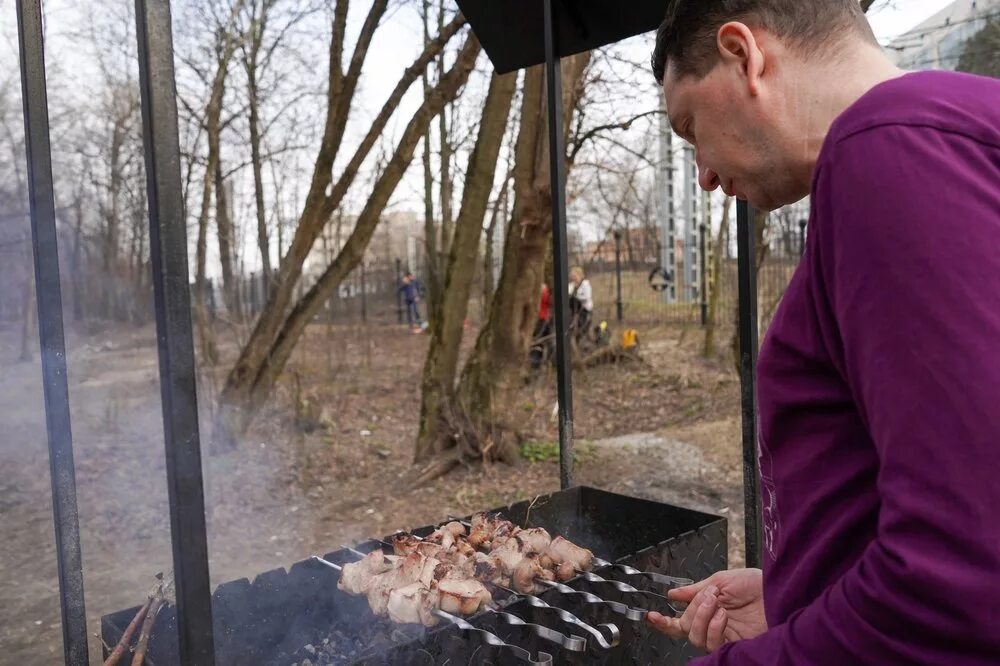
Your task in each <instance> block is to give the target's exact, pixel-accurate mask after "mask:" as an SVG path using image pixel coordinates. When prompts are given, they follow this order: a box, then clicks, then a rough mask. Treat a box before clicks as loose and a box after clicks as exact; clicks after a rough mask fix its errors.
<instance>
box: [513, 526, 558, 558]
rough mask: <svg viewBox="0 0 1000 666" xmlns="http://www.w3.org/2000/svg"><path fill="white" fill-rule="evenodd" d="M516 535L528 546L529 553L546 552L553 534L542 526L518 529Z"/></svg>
mask: <svg viewBox="0 0 1000 666" xmlns="http://www.w3.org/2000/svg"><path fill="white" fill-rule="evenodd" d="M514 537H515V538H516V539H517V540H518V541H520V542H521V543H522V544H524V545H525V546H526V547H527V551H528V552H529V553H544V552H545V549H546V548H548V547H549V544H550V543H552V536H551V535H549V533H548V532H546V531H545V530H544V529H543V528H541V527H532V528H531V529H527V530H518V531H517V532H515V533H514Z"/></svg>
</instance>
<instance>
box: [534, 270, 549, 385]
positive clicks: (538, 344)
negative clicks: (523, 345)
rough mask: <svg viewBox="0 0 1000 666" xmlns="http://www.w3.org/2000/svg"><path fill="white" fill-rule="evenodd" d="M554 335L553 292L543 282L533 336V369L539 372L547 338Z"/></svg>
mask: <svg viewBox="0 0 1000 666" xmlns="http://www.w3.org/2000/svg"><path fill="white" fill-rule="evenodd" d="M550 335H552V290H551V289H549V285H548V284H547V283H545V282H542V289H541V295H540V296H539V300H538V319H537V320H536V321H535V332H534V333H533V334H532V336H531V340H532V343H531V354H530V357H531V367H532V369H534V370H537V369H538V368H540V367H541V365H542V361H543V360H544V358H545V349H546V347H547V343H548V341H547V338H548V337H549V336H550Z"/></svg>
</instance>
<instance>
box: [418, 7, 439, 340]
mask: <svg viewBox="0 0 1000 666" xmlns="http://www.w3.org/2000/svg"><path fill="white" fill-rule="evenodd" d="M430 9H431V5H430V0H423V3H422V10H423V11H422V13H421V18H422V20H423V25H424V45H425V46H426V45H427V44H428V43H429V42H430V41H431V35H430V25H429V19H430V16H429V15H430ZM420 76H421V79H422V80H423V84H424V99H427V97H428V96H429V95H430V94H431V83H430V77H429V75H428V72H427V69H424V71H423V73H422V74H421V75H420ZM431 153H432V150H431V132H430V125H428V126H427V134H425V135H424V154H423V163H424V164H423V166H424V256H425V261H424V265H425V266H426V267H427V269H426V271H425V275H424V284H425V285H426V287H427V319H428V322H429V323H430V327H431V330H432V332H433V328H434V326H435V320H436V319H437V317H436V316H435V314H434V313H435V311H436V309H437V305H438V299H439V294H440V291H441V284H440V282H441V279H440V276H441V273H440V271H439V270H438V268H439V265H440V263H441V262H440V258H439V257H438V244H437V224H436V222H435V220H434V172H433V168H432V165H431Z"/></svg>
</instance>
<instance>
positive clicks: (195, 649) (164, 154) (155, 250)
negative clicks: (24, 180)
mask: <svg viewBox="0 0 1000 666" xmlns="http://www.w3.org/2000/svg"><path fill="white" fill-rule="evenodd" d="M135 16H136V37H137V40H138V46H139V49H138V52H139V90H140V96H141V100H142V130H143V132H142V135H143V147H144V149H145V156H146V190H147V193H148V194H147V200H148V201H149V247H150V259H151V263H152V269H153V298H154V301H153V302H154V306H155V308H156V337H157V343H158V347H159V357H160V394H161V400H162V403H163V434H164V440H165V447H164V448H165V451H166V467H167V496H168V499H169V501H170V536H171V543H172V545H173V564H174V583H175V587H176V595H177V641H178V648H179V658H180V663H182V664H185V666H188V665H190V666H212V665H213V664H214V663H215V655H214V649H213V636H212V594H211V588H210V581H209V573H208V538H207V534H206V530H205V497H204V489H203V485H202V473H201V440H200V438H199V433H198V398H197V393H196V390H195V387H196V375H195V372H196V368H195V356H194V336H193V335H192V332H191V294H190V290H189V286H188V261H187V228H186V224H185V220H184V213H183V206H182V200H181V161H180V146H179V143H178V137H177V91H176V86H175V82H174V58H173V55H174V51H173V36H172V34H171V29H170V3H169V0H136V2H135Z"/></svg>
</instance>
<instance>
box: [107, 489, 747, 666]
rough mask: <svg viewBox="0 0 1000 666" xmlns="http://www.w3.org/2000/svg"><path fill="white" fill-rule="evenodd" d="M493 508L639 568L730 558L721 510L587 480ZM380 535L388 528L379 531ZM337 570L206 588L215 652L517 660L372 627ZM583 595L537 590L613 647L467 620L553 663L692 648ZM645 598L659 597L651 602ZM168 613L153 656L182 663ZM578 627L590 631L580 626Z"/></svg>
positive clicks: (677, 658) (112, 638)
mask: <svg viewBox="0 0 1000 666" xmlns="http://www.w3.org/2000/svg"><path fill="white" fill-rule="evenodd" d="M491 513H500V514H502V515H503V516H505V517H506V518H508V519H509V520H511V521H512V522H514V523H516V524H518V525H521V526H530V527H544V528H545V529H547V530H549V531H550V532H551V533H552V534H561V535H563V536H564V537H566V538H568V539H570V540H572V541H574V542H576V543H579V544H581V545H583V546H586V547H588V548H590V549H592V550H593V551H594V552H595V554H597V555H598V556H600V557H602V558H603V559H607V560H609V561H611V562H615V563H620V564H627V565H630V566H633V567H635V568H637V569H640V570H643V571H653V572H657V573H665V574H669V575H673V576H681V577H685V578H693V579H699V578H703V577H704V576H706V575H708V574H710V573H712V572H714V571H718V570H719V569H724V568H725V567H726V563H727V548H726V535H727V528H726V521H725V519H723V518H718V517H716V516H712V515H709V514H704V513H700V512H697V511H691V510H689V509H682V508H678V507H675V506H671V505H668V504H661V503H659V502H654V501H650V500H644V499H637V498H634V497H626V496H623V495H617V494H614V493H609V492H606V491H602V490H597V489H594V488H587V487H575V488H572V489H569V490H564V491H560V492H556V493H553V494H551V495H545V496H542V497H539V498H537V499H536V500H535V501H533V502H528V501H525V502H519V503H517V504H513V505H511V506H507V507H500V508H497V509H494V510H492V511H491ZM435 528H436V526H435V525H428V526H425V527H421V528H418V529H414V530H412V533H413V534H416V535H418V536H426V535H428V534H430V533H431V532H433V531H434V529H435ZM386 540H388V537H387V538H386V539H383V541H386ZM382 545H383V544H382V543H381V542H380V541H377V540H371V541H366V542H363V543H361V544H358V545H357V546H356V547H355V549H356V550H358V551H362V552H371V551H373V550H378V549H380V548H382ZM324 557H325V559H327V560H329V561H331V562H334V563H337V564H346V563H348V562H354V561H357V555H356V554H354V553H351V552H350V551H349V550H347V549H340V550H336V551H333V552H331V553H328V554H326V555H325V556H324ZM593 573H595V574H596V575H598V576H601V577H603V578H606V579H608V580H615V579H618V580H621V581H622V582H626V583H629V584H633V585H634V584H636V580H635V578H634V577H624V576H623V575H622V573H621V572H620V571H617V570H616V569H615V568H613V567H605V568H596V569H595V570H594V572H593ZM338 577H339V574H338V573H337V572H336V571H333V570H331V569H328V568H326V567H323V566H321V565H318V564H317V563H315V562H312V561H309V560H306V561H302V562H297V563H295V564H294V565H292V566H291V567H290V568H289V569H288V570H287V571H286V570H284V569H276V570H274V571H268V572H266V573H263V574H261V575H259V576H257V577H256V578H255V579H254V580H253V582H250V581H249V580H247V579H241V580H238V581H233V582H230V583H226V584H223V585H221V586H220V587H219V588H218V589H217V590H216V592H215V594H214V595H213V608H212V615H213V618H214V624H215V626H214V629H215V631H214V634H215V649H216V662H217V663H218V664H223V665H224V664H233V665H234V666H235V665H236V664H297V663H301V662H302V661H303V660H304V659H307V658H310V655H311V652H310V651H309V650H308V649H307V648H306V646H309V645H312V646H316V645H320V644H321V643H322V641H323V639H324V638H326V637H328V636H330V635H331V634H333V633H336V634H337V635H341V636H344V637H349V638H348V640H352V641H356V642H357V643H358V644H357V645H356V646H355V647H356V650H355V653H356V654H355V656H354V657H353V658H352V659H351V660H345V662H344V663H356V664H368V665H375V664H393V665H403V664H443V663H445V662H447V661H449V660H450V661H451V663H510V662H511V661H515V662H516V661H517V660H516V659H513V658H512V657H511V655H510V654H508V653H505V652H504V651H503V650H502V649H498V648H497V647H495V646H490V645H484V644H483V643H482V642H481V641H480V640H479V636H478V635H475V634H473V633H471V632H465V631H463V630H461V629H460V628H458V627H455V626H451V625H443V626H442V625H439V626H438V627H435V628H433V629H431V630H426V629H424V628H422V627H417V626H409V625H403V626H399V625H396V626H394V625H391V624H388V623H387V622H381V625H380V626H381V629H379V630H375V631H373V629H372V627H373V625H374V624H376V619H375V618H374V617H373V616H372V614H371V612H370V611H369V609H368V603H367V601H366V600H365V599H364V598H363V597H355V596H350V595H348V594H345V593H343V592H341V591H340V590H338V589H337V580H338ZM567 585H568V586H569V587H571V588H573V589H574V590H579V591H589V592H595V593H596V592H600V593H601V595H603V596H602V598H606V599H607V600H612V599H611V595H610V594H609V587H610V584H601V583H589V582H587V581H586V580H585V579H584V577H578V578H575V579H573V580H571V581H569V582H568V583H567ZM640 589H645V590H646V591H648V592H655V593H657V594H662V593H663V592H664V590H663V589H662V588H661V587H660V586H658V585H656V584H653V583H648V584H645V585H641V586H640ZM601 595H599V596H601ZM583 596H584V595H567V594H563V593H560V592H559V591H558V590H547V591H546V592H544V593H542V594H540V595H539V598H540V599H541V600H542V601H544V602H546V603H548V604H549V605H551V606H554V607H557V608H562V609H564V610H566V611H568V612H570V613H572V614H573V615H575V616H576V617H577V618H579V619H580V620H582V621H583V622H584V623H586V624H588V625H590V626H591V627H597V626H598V625H601V624H604V623H612V624H614V625H615V626H616V627H617V628H618V630H619V632H620V634H621V637H620V642H619V644H618V645H617V646H616V647H613V648H611V649H601V648H600V647H599V646H598V645H597V643H596V641H594V640H589V641H588V647H587V650H586V651H585V652H572V651H568V650H563V649H561V648H560V647H559V646H557V645H555V644H553V643H552V642H550V641H546V640H543V639H541V638H539V637H537V636H533V635H532V634H531V633H530V632H529V631H525V630H523V629H514V628H511V627H509V626H506V625H505V624H504V623H503V622H501V621H500V620H499V619H498V618H497V616H496V614H495V613H491V612H484V613H480V614H478V615H475V616H473V617H471V618H468V620H469V623H470V624H471V625H472V626H473V627H476V628H478V629H486V630H487V631H491V632H492V633H495V634H497V635H499V636H501V638H503V639H504V640H506V641H508V645H512V646H514V647H516V648H520V649H523V650H525V651H526V652H527V653H528V654H529V655H531V656H532V658H533V659H535V660H539V659H540V658H541V655H543V654H546V655H549V656H550V657H551V658H552V660H553V663H556V664H575V663H581V664H584V663H586V664H649V663H656V664H684V663H687V660H688V659H690V658H691V657H693V656H695V652H694V651H693V650H692V649H691V648H690V647H689V646H687V645H686V644H684V643H679V642H675V641H672V640H669V639H667V638H666V637H665V636H662V635H661V634H658V633H657V632H655V631H654V630H652V629H651V628H650V627H649V625H648V624H647V623H646V622H645V620H644V619H641V617H640V618H635V617H631V618H630V617H628V616H626V615H623V614H622V613H620V612H616V611H615V610H614V608H613V607H612V606H611V605H610V604H605V603H594V602H587V601H585V600H584V599H583ZM497 601H498V603H499V604H500V606H501V607H502V610H504V611H506V612H508V613H511V614H512V615H515V616H517V617H519V618H521V619H522V620H524V621H525V622H532V623H536V624H542V625H543V626H548V627H549V628H552V629H555V630H557V631H561V632H564V633H567V632H569V633H574V630H573V628H572V627H568V626H567V625H566V624H564V623H559V622H558V621H553V619H552V617H551V613H546V612H544V611H539V610H538V609H533V608H532V607H531V604H530V603H529V601H528V600H527V599H526V598H524V597H522V596H520V595H512V596H510V597H507V598H503V597H502V596H497ZM136 610H137V608H130V609H127V610H123V611H119V612H117V613H113V614H111V615H107V616H105V617H104V618H103V622H102V633H103V638H104V641H105V643H106V644H109V645H114V644H115V642H116V641H117V640H118V638H119V636H120V635H121V632H122V631H123V629H124V628H125V626H126V625H127V624H128V622H129V620H131V618H132V617H133V616H134V614H135V611H136ZM649 610H663V609H662V608H652V607H650V608H649ZM175 623H176V617H175V615H174V613H173V609H168V610H166V611H164V612H163V613H161V615H160V616H159V617H158V618H157V621H156V630H155V632H154V639H153V643H152V645H151V648H150V656H151V657H152V659H153V662H154V663H155V664H157V665H158V666H171V665H177V664H179V661H178V651H177V643H176V638H175V633H174V625H175ZM575 633H576V634H577V635H581V634H583V632H580V631H577V632H575ZM581 637H583V638H587V636H586V635H585V634H584V635H581ZM365 643H367V644H365Z"/></svg>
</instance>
